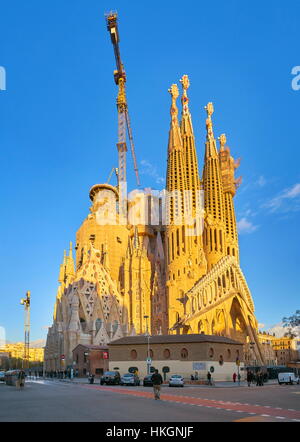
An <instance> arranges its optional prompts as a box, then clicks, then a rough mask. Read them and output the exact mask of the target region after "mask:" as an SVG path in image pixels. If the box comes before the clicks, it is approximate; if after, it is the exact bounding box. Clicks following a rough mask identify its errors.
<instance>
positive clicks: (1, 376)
mask: <svg viewBox="0 0 300 442" xmlns="http://www.w3.org/2000/svg"><path fill="white" fill-rule="evenodd" d="M0 381H2V382H5V371H0Z"/></svg>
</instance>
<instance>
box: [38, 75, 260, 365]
mask: <svg viewBox="0 0 300 442" xmlns="http://www.w3.org/2000/svg"><path fill="white" fill-rule="evenodd" d="M181 83H182V87H183V92H182V97H181V102H182V112H181V121H180V122H179V121H178V108H177V104H176V100H177V98H178V96H179V91H178V88H177V85H172V87H171V88H170V91H169V92H170V93H171V98H172V103H171V124H170V131H169V142H168V151H167V173H166V190H164V191H162V192H161V193H160V194H157V193H155V192H152V191H151V189H144V190H135V191H133V192H131V193H130V194H129V195H128V197H127V194H126V198H125V200H124V189H123V185H124V183H123V182H122V181H121V182H119V183H118V186H112V185H110V184H107V183H106V184H96V185H94V186H93V187H92V188H91V189H90V199H91V202H92V206H91V207H90V213H89V215H88V216H87V217H86V219H85V220H84V221H83V223H82V225H81V227H80V228H79V230H78V232H77V234H76V245H75V250H76V258H75V260H73V255H72V253H73V250H72V246H71V248H70V253H69V255H68V256H67V255H66V253H65V255H64V258H63V263H62V264H61V268H60V273H59V283H60V286H59V288H58V292H57V296H56V302H55V307H54V315H53V325H52V326H51V327H50V328H49V332H48V337H47V343H46V348H45V369H46V371H49V370H60V369H61V368H62V367H61V365H62V362H61V355H62V354H63V355H65V365H66V366H67V367H68V366H69V367H71V366H72V362H73V359H72V350H73V349H74V348H75V347H76V346H77V345H78V344H83V345H107V344H108V343H109V342H111V341H113V340H116V339H118V338H121V337H124V336H128V335H132V336H134V335H136V334H144V333H146V332H147V331H148V330H149V331H150V332H151V334H152V335H157V334H162V333H163V334H179V335H181V334H197V333H202V332H204V333H205V334H212V335H219V336H227V337H230V338H232V339H234V340H237V341H240V342H241V343H243V344H245V347H244V348H245V352H246V354H247V355H248V356H247V357H248V361H249V362H251V361H256V362H257V363H258V364H264V363H265V359H264V354H263V352H262V349H261V345H260V342H259V339H258V336H257V320H256V318H255V314H254V303H253V300H252V296H251V293H250V290H249V288H248V286H247V282H246V279H245V277H244V275H243V273H242V270H241V268H240V264H239V255H240V251H239V244H238V236H237V229H236V219H235V211H234V203H233V198H234V195H235V192H236V189H237V187H238V185H239V183H240V180H239V179H236V178H235V176H234V173H235V169H236V168H237V167H238V162H235V161H234V159H233V158H232V156H231V155H230V149H229V147H228V146H227V145H226V137H225V135H224V134H223V135H221V136H220V137H219V140H220V148H219V149H218V148H217V142H216V139H215V137H214V132H213V123H212V114H213V105H212V103H208V105H207V106H206V110H207V119H206V142H205V152H204V164H203V172H202V177H201V178H200V174H199V168H198V159H197V154H196V144H195V137H194V132H193V125H192V119H191V114H190V111H189V106H188V103H189V98H188V95H187V90H188V87H189V80H188V77H187V76H186V75H184V76H183V77H182V79H181ZM120 207H122V211H121V210H120ZM124 208H125V209H126V211H125V212H126V216H125V217H124V213H123V209H124ZM121 212H122V213H121ZM252 343H254V345H252Z"/></svg>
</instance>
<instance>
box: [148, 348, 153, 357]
mask: <svg viewBox="0 0 300 442" xmlns="http://www.w3.org/2000/svg"><path fill="white" fill-rule="evenodd" d="M149 355H150V358H151V359H153V355H154V353H153V350H151V348H150V350H149Z"/></svg>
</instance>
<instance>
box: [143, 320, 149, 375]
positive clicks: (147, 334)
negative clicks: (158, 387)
mask: <svg viewBox="0 0 300 442" xmlns="http://www.w3.org/2000/svg"><path fill="white" fill-rule="evenodd" d="M148 318H149V316H148V315H145V316H144V319H146V336H147V341H148V345H147V374H148V375H149V374H150V367H151V359H150V333H149V329H148Z"/></svg>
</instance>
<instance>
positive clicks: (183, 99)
mask: <svg viewBox="0 0 300 442" xmlns="http://www.w3.org/2000/svg"><path fill="white" fill-rule="evenodd" d="M180 83H181V84H182V88H183V93H182V97H181V103H182V111H183V114H187V113H188V110H189V99H188V96H187V92H186V91H187V89H188V88H189V87H190V80H189V77H188V76H187V75H183V76H182V78H181V80H180Z"/></svg>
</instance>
